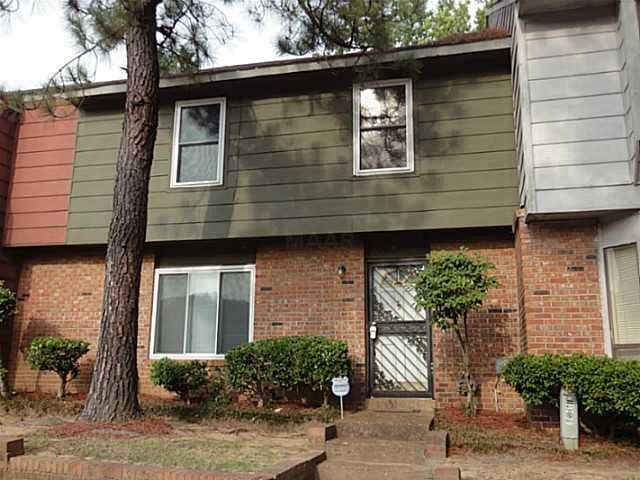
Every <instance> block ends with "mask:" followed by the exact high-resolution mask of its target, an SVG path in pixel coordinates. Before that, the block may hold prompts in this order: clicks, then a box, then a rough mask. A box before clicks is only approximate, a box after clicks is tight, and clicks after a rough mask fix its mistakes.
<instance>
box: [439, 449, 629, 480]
mask: <svg viewBox="0 0 640 480" xmlns="http://www.w3.org/2000/svg"><path fill="white" fill-rule="evenodd" d="M450 461H451V462H452V463H455V464H456V465H458V466H459V467H460V469H461V471H462V478H463V480H585V479H589V480H640V459H638V460H637V461H635V462H634V461H630V460H622V461H619V462H616V461H612V460H595V461H588V462H587V461H584V460H582V459H575V458H567V459H556V460H554V459H545V458H536V457H535V456H533V457H532V456H531V455H526V454H499V455H487V454H485V455H478V454H467V455H454V456H452V457H451V459H450Z"/></svg>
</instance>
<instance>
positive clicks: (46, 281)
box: [9, 248, 162, 394]
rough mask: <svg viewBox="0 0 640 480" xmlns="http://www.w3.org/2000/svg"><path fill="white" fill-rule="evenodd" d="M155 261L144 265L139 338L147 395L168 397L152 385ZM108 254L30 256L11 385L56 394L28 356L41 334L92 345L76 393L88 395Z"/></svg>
mask: <svg viewBox="0 0 640 480" xmlns="http://www.w3.org/2000/svg"><path fill="white" fill-rule="evenodd" d="M153 269H154V258H153V256H152V255H150V254H148V255H146V256H145V258H144V261H143V266H142V284H141V290H140V315H139V326H140V329H139V339H138V368H139V374H140V390H141V392H142V393H152V394H153V393H162V390H160V389H157V388H156V387H153V385H151V384H150V382H149V360H148V344H149V328H150V320H151V306H152V294H153ZM103 284H104V253H103V252H102V251H95V250H92V251H84V252H79V251H78V249H70V248H55V249H47V250H42V251H34V252H31V253H28V254H26V255H25V259H24V262H23V265H22V270H21V274H20V278H19V283H18V299H19V304H18V307H19V313H18V314H17V315H16V318H15V320H14V323H13V336H12V345H11V359H12V361H11V363H10V365H9V367H10V368H9V370H10V371H9V382H10V384H11V385H12V388H14V389H17V390H27V391H49V392H52V391H55V389H56V387H57V385H58V379H57V377H56V376H55V375H53V374H49V373H41V372H37V371H34V370H31V368H30V367H29V365H28V363H27V362H26V360H25V357H24V354H23V353H22V352H23V350H24V348H25V347H26V346H28V345H29V343H30V342H31V340H33V339H34V338H35V337H38V336H41V335H63V336H65V337H70V338H78V339H84V340H87V341H89V342H91V350H90V352H89V353H88V354H87V355H86V356H85V357H83V359H82V362H81V367H80V375H79V376H78V378H77V379H76V380H74V381H73V382H72V383H71V385H70V391H71V392H86V391H87V390H88V388H89V379H90V375H91V370H92V367H93V362H94V359H95V351H96V342H97V338H98V332H99V328H100V312H101V308H102V290H103Z"/></svg>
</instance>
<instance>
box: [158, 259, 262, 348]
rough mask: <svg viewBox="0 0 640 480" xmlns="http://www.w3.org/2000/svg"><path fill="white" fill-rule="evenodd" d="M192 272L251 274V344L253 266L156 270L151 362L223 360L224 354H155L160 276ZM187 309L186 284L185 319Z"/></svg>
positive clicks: (253, 288) (250, 338) (254, 284)
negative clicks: (168, 359) (169, 359)
mask: <svg viewBox="0 0 640 480" xmlns="http://www.w3.org/2000/svg"><path fill="white" fill-rule="evenodd" d="M194 272H218V273H220V274H222V273H228V272H231V273H234V272H250V273H251V276H250V277H251V286H250V300H249V338H248V341H249V342H253V311H254V304H255V293H256V292H255V286H256V267H255V265H253V264H249V265H215V266H204V267H179V268H157V269H156V271H155V274H154V279H153V307H152V313H151V331H150V337H151V338H150V340H149V358H150V359H151V360H158V359H161V358H171V359H174V360H224V357H225V355H224V353H155V350H156V348H155V343H156V326H157V314H158V293H159V292H158V286H159V284H160V275H171V274H185V273H194ZM221 278H222V275H220V276H219V277H218V313H217V314H216V315H219V313H220V306H219V305H220V300H221V297H220V294H221V291H222V289H221V288H220V287H221V284H220V282H221V280H220V279H221ZM188 309H189V289H188V284H187V299H186V302H185V317H186V314H187V311H188ZM186 320H187V319H186V318H185V341H186V329H187V327H188V323H187V321H186ZM219 320H220V319H219V317H218V316H217V317H216V339H215V345H216V348H217V344H218V338H217V331H218V323H217V322H218V321H219Z"/></svg>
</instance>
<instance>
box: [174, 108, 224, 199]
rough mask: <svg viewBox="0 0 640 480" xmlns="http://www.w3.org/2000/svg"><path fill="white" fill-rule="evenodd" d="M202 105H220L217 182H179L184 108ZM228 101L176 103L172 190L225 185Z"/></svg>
mask: <svg viewBox="0 0 640 480" xmlns="http://www.w3.org/2000/svg"><path fill="white" fill-rule="evenodd" d="M202 105H220V123H219V126H220V131H219V132H218V171H217V172H216V173H217V178H216V180H202V181H196V182H179V181H178V164H179V163H180V161H179V155H180V128H181V125H180V118H181V117H182V109H183V108H184V107H197V106H202ZM226 111H227V99H226V98H225V97H216V98H205V99H199V100H184V101H179V102H176V104H175V108H174V112H173V135H172V138H171V183H170V187H171V188H184V187H207V186H220V185H223V184H224V144H225V130H226V113H227V112H226Z"/></svg>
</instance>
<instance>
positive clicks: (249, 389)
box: [225, 336, 351, 405]
mask: <svg viewBox="0 0 640 480" xmlns="http://www.w3.org/2000/svg"><path fill="white" fill-rule="evenodd" d="M225 371H226V378H227V381H228V382H229V385H231V387H233V388H234V389H236V390H237V391H239V392H240V393H244V394H247V395H249V396H251V397H257V398H258V403H259V404H260V405H263V404H265V403H266V402H268V401H269V400H270V398H271V394H272V392H273V390H274V389H280V390H282V391H285V392H289V391H292V390H299V389H302V388H309V389H311V390H314V391H320V392H322V393H323V395H324V399H325V404H326V402H327V400H328V391H329V384H330V382H331V379H332V378H333V377H338V376H346V375H349V373H350V371H351V361H350V359H349V355H348V348H347V344H346V343H345V342H342V341H338V340H331V339H328V338H325V337H319V336H302V337H281V338H273V339H266V340H259V341H257V342H253V343H250V344H246V345H241V346H239V347H236V348H234V349H233V350H231V351H230V352H229V353H227V355H226V358H225Z"/></svg>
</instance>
